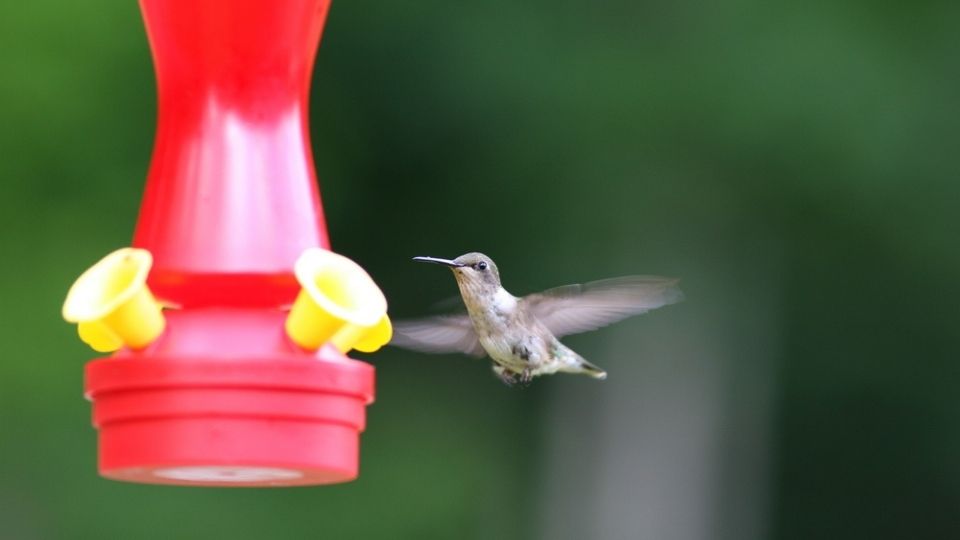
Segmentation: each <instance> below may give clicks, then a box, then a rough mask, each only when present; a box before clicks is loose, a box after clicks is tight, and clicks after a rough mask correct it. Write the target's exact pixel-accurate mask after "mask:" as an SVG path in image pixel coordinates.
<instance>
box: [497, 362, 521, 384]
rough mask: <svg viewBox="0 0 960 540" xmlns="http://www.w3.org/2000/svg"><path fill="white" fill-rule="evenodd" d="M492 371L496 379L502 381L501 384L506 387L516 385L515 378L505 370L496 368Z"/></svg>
mask: <svg viewBox="0 0 960 540" xmlns="http://www.w3.org/2000/svg"><path fill="white" fill-rule="evenodd" d="M493 371H494V372H495V373H496V374H497V377H499V378H500V380H501V381H503V384H505V385H507V386H514V385H516V384H517V379H516V377H514V375H513V373H512V372H510V371H507V370H506V368H502V367H499V366H497V367H495V368H493Z"/></svg>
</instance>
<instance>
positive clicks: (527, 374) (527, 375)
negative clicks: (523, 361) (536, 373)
mask: <svg viewBox="0 0 960 540" xmlns="http://www.w3.org/2000/svg"><path fill="white" fill-rule="evenodd" d="M519 379H520V384H521V385H522V386H524V387H527V386H530V383H531V382H533V372H531V371H530V368H526V369H524V370H523V371H521V372H520V377H519Z"/></svg>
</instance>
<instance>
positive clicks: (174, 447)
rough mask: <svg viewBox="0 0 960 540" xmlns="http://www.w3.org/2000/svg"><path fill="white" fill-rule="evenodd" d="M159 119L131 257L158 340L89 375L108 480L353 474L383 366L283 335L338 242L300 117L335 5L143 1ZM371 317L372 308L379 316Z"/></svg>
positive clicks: (104, 362) (280, 480) (250, 481)
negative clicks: (159, 308) (297, 267)
mask: <svg viewBox="0 0 960 540" xmlns="http://www.w3.org/2000/svg"><path fill="white" fill-rule="evenodd" d="M140 4H141V8H142V11H143V16H144V20H145V23H146V27H147V34H148V37H149V40H150V45H151V48H152V52H153V55H154V60H155V64H156V71H157V80H158V89H159V119H158V127H157V135H156V143H155V148H154V154H153V161H152V163H151V167H150V173H149V177H148V181H147V187H146V191H145V194H144V199H143V203H142V207H141V211H140V218H139V221H138V224H137V229H136V234H135V238H134V245H135V247H138V248H143V249H146V250H149V251H150V252H151V253H152V254H153V260H154V264H153V268H152V270H151V272H150V274H149V276H148V278H147V282H148V284H149V285H150V287H151V289H153V291H154V292H155V294H156V296H157V298H158V299H159V300H160V301H162V302H164V303H167V302H169V303H170V304H172V305H175V306H177V307H176V308H174V309H169V310H167V311H165V312H164V313H165V316H166V330H165V331H164V332H163V334H162V335H160V337H159V338H158V339H156V340H155V341H153V342H152V343H151V344H150V345H149V346H147V347H146V348H144V349H142V350H134V349H131V348H129V347H124V348H122V349H120V350H119V351H117V352H116V353H115V354H114V355H113V356H112V357H110V358H102V359H98V360H94V361H92V362H90V363H89V364H87V369H86V382H85V384H86V396H87V397H88V399H90V400H91V401H92V402H93V423H94V425H95V426H96V428H97V429H98V430H99V437H100V453H99V466H100V472H101V474H102V475H104V476H106V477H109V478H114V479H117V480H126V481H134V482H150V483H174V484H186V485H225V486H277V485H281V486H282V485H304V484H324V483H331V482H342V481H347V480H351V479H353V478H355V477H356V476H357V473H358V448H359V434H360V432H361V431H362V430H363V429H364V427H365V407H366V405H367V404H369V403H371V402H372V401H373V384H374V373H373V368H372V367H371V366H370V365H368V364H365V363H363V362H358V361H355V360H351V359H349V358H347V357H346V356H344V355H343V354H342V353H341V352H340V351H338V350H337V348H336V347H335V346H334V345H332V344H330V343H327V344H324V345H322V346H321V347H320V348H319V349H318V350H317V351H309V350H305V349H304V348H301V347H300V346H298V345H296V344H295V343H294V342H293V341H292V340H291V339H290V338H289V337H288V336H287V334H286V333H285V331H284V324H285V320H286V317H287V312H286V311H285V310H284V307H285V306H289V305H290V304H291V303H292V302H293V301H294V299H295V297H296V296H297V293H298V291H299V289H300V287H299V284H298V283H297V280H296V279H295V277H294V274H293V266H294V262H295V261H296V260H297V258H298V257H299V256H300V254H301V253H303V252H304V251H305V250H307V249H309V248H317V247H323V248H327V247H328V241H327V233H326V228H325V225H324V222H323V215H322V213H321V209H320V199H319V193H318V190H317V187H316V182H315V178H314V173H313V164H312V158H311V155H310V145H309V140H308V135H307V126H306V111H307V95H308V87H309V83H310V77H311V70H312V64H313V58H314V53H315V50H316V47H317V44H318V41H319V38H320V33H321V29H322V27H323V23H324V19H325V17H326V13H327V9H328V7H329V0H285V1H284V2H273V1H271V0H193V1H170V0H141V2H140ZM379 307H380V306H379V305H378V306H377V308H378V309H379Z"/></svg>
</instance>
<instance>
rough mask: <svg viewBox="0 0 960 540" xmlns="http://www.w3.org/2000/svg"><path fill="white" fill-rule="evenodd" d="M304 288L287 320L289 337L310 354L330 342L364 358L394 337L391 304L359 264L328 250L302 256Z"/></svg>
mask: <svg viewBox="0 0 960 540" xmlns="http://www.w3.org/2000/svg"><path fill="white" fill-rule="evenodd" d="M294 273H295V274H296V276H297V281H298V282H299V283H300V285H301V286H302V287H303V289H302V290H301V291H300V294H298V295H297V300H296V302H294V304H293V308H292V309H291V310H290V316H289V317H287V322H286V325H285V327H286V330H287V335H289V336H290V338H291V339H292V340H293V341H294V342H296V343H297V344H298V345H300V346H301V347H303V348H305V349H310V350H315V349H317V348H318V347H320V345H322V344H323V343H327V342H328V341H329V342H331V343H332V344H333V345H334V346H335V347H336V348H337V349H338V350H339V351H340V352H344V353H346V352H349V351H350V350H351V349H353V348H354V347H355V346H356V345H357V344H358V343H359V344H360V347H361V348H362V350H363V351H364V352H373V351H375V350H377V349H379V348H380V347H382V346H384V345H386V343H387V342H388V341H390V337H391V336H392V327H391V325H390V319H389V318H387V299H386V298H384V296H383V292H382V291H381V290H380V288H379V287H377V284H376V283H374V282H373V279H371V278H370V275H369V274H367V272H366V271H365V270H364V269H363V268H361V267H360V265H358V264H357V263H355V262H353V261H351V260H350V259H348V258H346V257H344V256H343V255H337V254H336V253H333V252H331V251H327V250H325V249H320V248H314V249H308V250H307V251H304V252H303V255H301V256H300V258H299V259H297V263H296V265H295V266H294Z"/></svg>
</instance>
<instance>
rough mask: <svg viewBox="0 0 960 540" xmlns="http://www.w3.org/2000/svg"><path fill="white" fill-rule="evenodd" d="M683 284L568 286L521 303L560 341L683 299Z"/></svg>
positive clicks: (640, 279)
mask: <svg viewBox="0 0 960 540" xmlns="http://www.w3.org/2000/svg"><path fill="white" fill-rule="evenodd" d="M678 282H679V280H677V279H672V278H664V277H658V276H625V277H619V278H612V279H602V280H600V281H591V282H589V283H584V284H582V285H580V284H575V285H566V286H563V287H557V288H555V289H549V290H546V291H543V292H542V293H537V294H531V295H529V296H525V297H524V298H523V299H522V300H521V301H522V302H523V303H525V304H526V305H527V307H528V308H529V309H530V311H531V312H532V313H533V314H534V315H535V316H536V317H537V318H538V319H539V320H540V322H541V323H543V324H544V326H546V327H547V328H548V329H549V330H550V331H551V332H553V334H554V335H555V336H557V337H560V336H565V335H568V334H576V333H579V332H586V331H588V330H596V329H597V328H600V327H601V326H606V325H608V324H612V323H615V322H617V321H620V320H623V319H626V318H627V317H632V316H633V315H639V314H641V313H646V312H647V311H650V310H651V309H656V308H658V307H661V306H665V305H667V304H673V303H675V302H679V301H680V300H682V299H683V293H681V292H680V289H678V288H677V287H676V285H677V283H678Z"/></svg>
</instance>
